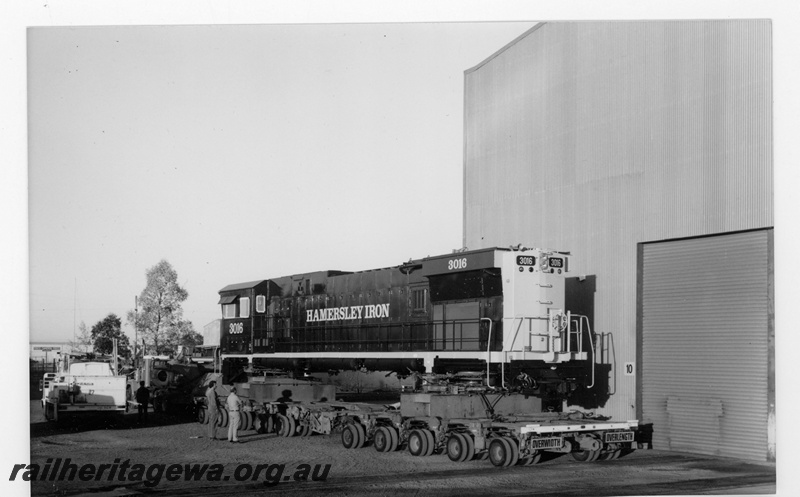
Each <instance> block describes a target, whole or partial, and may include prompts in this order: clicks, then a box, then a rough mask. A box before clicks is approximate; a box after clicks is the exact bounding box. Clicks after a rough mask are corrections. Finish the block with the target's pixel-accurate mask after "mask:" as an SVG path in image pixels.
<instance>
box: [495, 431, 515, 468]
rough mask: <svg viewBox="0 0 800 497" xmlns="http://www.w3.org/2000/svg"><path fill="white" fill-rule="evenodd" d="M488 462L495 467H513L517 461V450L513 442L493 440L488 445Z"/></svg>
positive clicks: (503, 438) (501, 438)
mask: <svg viewBox="0 0 800 497" xmlns="http://www.w3.org/2000/svg"><path fill="white" fill-rule="evenodd" d="M489 460H490V461H492V464H494V465H495V466H498V467H499V466H514V465H515V464H517V462H518V461H519V449H518V448H517V445H516V443H515V441H514V440H510V439H508V438H506V437H500V438H495V439H494V440H492V441H491V443H489Z"/></svg>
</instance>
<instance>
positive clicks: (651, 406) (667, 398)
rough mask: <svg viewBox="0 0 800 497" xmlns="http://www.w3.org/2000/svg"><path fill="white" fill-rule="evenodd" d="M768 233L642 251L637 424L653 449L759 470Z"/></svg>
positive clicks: (763, 453)
mask: <svg viewBox="0 0 800 497" xmlns="http://www.w3.org/2000/svg"><path fill="white" fill-rule="evenodd" d="M768 236H769V233H768V231H766V230H762V231H755V232H746V233H739V234H731V235H723V236H712V237H705V238H696V239H689V240H677V241H669V242H662V243H652V244H644V245H643V247H642V300H641V302H642V304H641V305H642V307H641V321H642V338H641V340H642V356H641V357H642V361H641V382H642V414H643V416H642V421H644V422H646V423H652V424H653V447H654V448H657V449H668V450H678V451H684V452H695V453H701V454H709V455H722V456H730V457H740V458H743V459H752V460H758V461H764V460H766V459H767V454H768V429H767V426H768V424H767V418H768V414H769V409H770V407H769V406H770V402H769V400H770V399H769V395H768V391H769V389H768V374H769V372H768V366H769V363H770V350H769V325H768V319H769V314H770V302H769V299H768V286H769V284H770V282H769V271H768V267H769V266H770V261H771V258H772V254H770V253H769V248H768V247H769V244H768V241H767V238H768Z"/></svg>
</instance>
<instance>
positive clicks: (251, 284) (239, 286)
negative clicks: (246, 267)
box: [220, 280, 269, 292]
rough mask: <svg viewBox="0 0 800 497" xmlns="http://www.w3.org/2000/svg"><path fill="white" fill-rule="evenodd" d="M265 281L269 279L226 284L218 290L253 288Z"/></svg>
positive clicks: (228, 290)
mask: <svg viewBox="0 0 800 497" xmlns="http://www.w3.org/2000/svg"><path fill="white" fill-rule="evenodd" d="M265 281H269V280H256V281H247V282H245V283H234V284H233V285H228V286H226V287H225V288H223V289H222V290H220V292H230V291H234V290H245V289H247V288H253V287H255V286H258V285H260V284H261V283H264V282H265Z"/></svg>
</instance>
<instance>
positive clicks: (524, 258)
mask: <svg viewBox="0 0 800 497" xmlns="http://www.w3.org/2000/svg"><path fill="white" fill-rule="evenodd" d="M517 265H518V266H535V265H536V257H534V256H532V255H518V256H517Z"/></svg>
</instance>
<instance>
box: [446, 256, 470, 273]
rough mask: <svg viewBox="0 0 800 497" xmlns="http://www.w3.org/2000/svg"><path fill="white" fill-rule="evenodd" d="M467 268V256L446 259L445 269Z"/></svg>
mask: <svg viewBox="0 0 800 497" xmlns="http://www.w3.org/2000/svg"><path fill="white" fill-rule="evenodd" d="M466 268H467V258H466V257H464V258H463V259H450V260H449V261H447V270H448V271H452V270H453V269H466Z"/></svg>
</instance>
